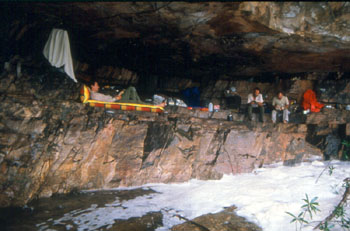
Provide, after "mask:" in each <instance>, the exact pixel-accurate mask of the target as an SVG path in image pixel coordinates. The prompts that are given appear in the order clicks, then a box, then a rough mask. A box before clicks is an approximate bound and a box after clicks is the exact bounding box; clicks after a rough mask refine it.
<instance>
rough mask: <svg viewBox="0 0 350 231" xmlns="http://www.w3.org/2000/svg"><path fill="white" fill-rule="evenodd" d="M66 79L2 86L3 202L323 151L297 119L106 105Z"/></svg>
mask: <svg viewBox="0 0 350 231" xmlns="http://www.w3.org/2000/svg"><path fill="white" fill-rule="evenodd" d="M24 78H25V77H24ZM52 81H53V83H50V84H49V85H50V86H51V85H52V84H54V83H55V78H53V79H52ZM27 83H28V84H29V82H27ZM67 84H68V85H69V84H71V83H70V82H68V83H66V85H65V86H64V87H59V88H58V89H57V90H56V91H54V90H51V91H48V90H44V89H42V90H41V91H40V90H39V89H38V87H40V85H35V84H34V83H31V84H29V86H32V87H29V89H26V91H28V92H29V93H28V95H23V94H22V95H21V94H5V95H4V94H3V95H2V100H1V103H0V108H1V111H0V118H1V124H0V125H1V126H0V133H1V136H0V137H1V139H0V145H1V146H0V147H1V159H0V171H1V174H0V182H1V188H0V190H1V193H0V195H1V196H0V204H1V206H9V205H23V204H25V203H26V202H27V201H29V200H31V199H33V198H35V197H46V196H51V195H52V194H54V193H67V192H70V191H71V190H73V189H78V190H79V189H93V188H94V189H96V188H112V187H119V186H136V185H141V184H145V183H151V182H163V183H170V182H184V181H187V180H189V179H192V178H197V179H203V180H206V179H220V178H221V177H222V176H223V174H236V173H242V172H250V171H252V170H253V169H254V168H256V167H259V166H262V165H263V164H270V163H275V162H278V161H284V162H285V164H287V165H293V164H295V163H298V162H300V161H302V160H304V159H306V158H308V157H310V155H311V154H312V155H321V152H320V150H318V149H315V148H313V147H312V146H311V145H309V144H308V143H307V142H305V138H306V135H307V127H306V125H305V124H289V125H283V124H279V125H278V126H275V127H273V126H272V124H268V123H267V124H252V125H249V124H248V125H247V124H245V123H242V122H228V121H226V120H225V118H216V119H214V118H212V119H209V112H200V113H199V114H196V113H194V111H187V113H186V112H183V113H176V112H171V111H169V112H168V113H165V114H160V115H158V114H155V113H145V112H143V113H141V112H122V111H114V113H112V114H111V113H108V112H106V111H105V110H104V109H99V108H90V107H88V106H86V105H83V104H81V103H80V102H79V101H78V95H76V94H75V93H73V94H72V92H75V91H78V89H77V88H76V87H67ZM10 85H11V84H10ZM59 85H60V83H57V85H55V84H54V85H52V87H55V86H56V87H57V86H59ZM19 88H20V87H19ZM8 89H9V88H8ZM18 90H19V89H18ZM23 90H24V89H23ZM16 92H17V91H16ZM30 92H33V93H32V94H30ZM35 92H42V94H45V95H47V97H43V96H42V97H41V98H38V96H40V94H37V93H35ZM8 93H9V92H8ZM191 113H194V114H191ZM201 117H202V118H201ZM203 117H204V118H203Z"/></svg>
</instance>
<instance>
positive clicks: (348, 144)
mask: <svg viewBox="0 0 350 231" xmlns="http://www.w3.org/2000/svg"><path fill="white" fill-rule="evenodd" d="M342 145H344V150H343V155H342V159H343V160H350V141H349V140H343V142H342Z"/></svg>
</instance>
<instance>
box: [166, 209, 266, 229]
mask: <svg viewBox="0 0 350 231" xmlns="http://www.w3.org/2000/svg"><path fill="white" fill-rule="evenodd" d="M235 209H236V207H234V206H232V207H229V208H226V209H224V210H223V211H222V212H219V213H214V214H206V215H202V216H200V217H197V218H195V219H193V220H191V221H186V222H185V223H183V224H180V225H176V226H174V227H172V228H171V230H172V231H187V230H198V231H203V230H212V231H229V230H237V231H258V230H262V229H261V228H260V227H258V226H257V225H255V224H254V223H251V222H248V221H247V220H246V219H244V218H242V217H239V216H237V215H236V213H235V211H234V210H235Z"/></svg>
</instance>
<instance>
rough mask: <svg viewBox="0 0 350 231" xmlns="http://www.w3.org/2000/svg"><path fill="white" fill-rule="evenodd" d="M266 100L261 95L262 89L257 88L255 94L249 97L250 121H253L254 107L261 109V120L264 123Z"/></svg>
mask: <svg viewBox="0 0 350 231" xmlns="http://www.w3.org/2000/svg"><path fill="white" fill-rule="evenodd" d="M263 103H264V100H263V97H262V94H260V89H259V88H257V87H256V88H255V89H254V93H250V94H249V95H248V119H249V120H252V112H253V107H255V108H257V107H258V108H259V120H260V122H264V104H263Z"/></svg>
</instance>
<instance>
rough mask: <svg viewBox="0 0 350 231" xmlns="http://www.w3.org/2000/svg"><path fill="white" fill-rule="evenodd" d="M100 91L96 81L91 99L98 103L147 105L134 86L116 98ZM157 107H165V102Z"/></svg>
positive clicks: (92, 87)
mask: <svg viewBox="0 0 350 231" xmlns="http://www.w3.org/2000/svg"><path fill="white" fill-rule="evenodd" d="M99 89H100V86H99V85H98V83H97V82H96V81H95V82H94V84H92V85H91V91H90V95H91V99H93V100H98V101H103V102H121V103H137V104H146V103H145V102H143V101H142V100H141V99H140V97H139V95H138V94H137V92H136V89H135V87H132V86H130V87H128V88H127V89H125V90H122V91H121V92H119V94H118V95H116V96H115V97H112V96H109V95H105V94H102V93H99V92H98V91H99ZM155 106H159V107H164V106H165V102H163V103H161V104H159V105H155Z"/></svg>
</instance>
